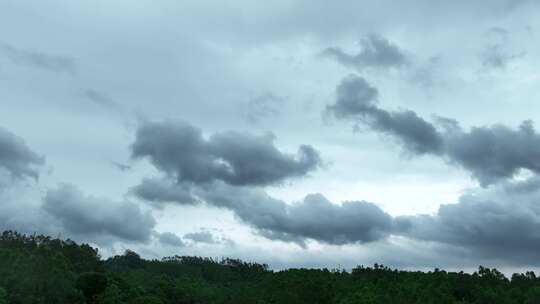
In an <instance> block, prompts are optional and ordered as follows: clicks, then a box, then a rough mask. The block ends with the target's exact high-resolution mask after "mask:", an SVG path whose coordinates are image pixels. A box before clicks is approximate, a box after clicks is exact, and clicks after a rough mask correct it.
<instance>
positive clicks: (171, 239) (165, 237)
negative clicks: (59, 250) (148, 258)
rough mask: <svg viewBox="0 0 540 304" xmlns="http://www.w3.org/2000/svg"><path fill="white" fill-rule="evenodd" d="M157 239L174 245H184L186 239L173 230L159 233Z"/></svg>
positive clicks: (165, 243) (162, 242)
mask: <svg viewBox="0 0 540 304" xmlns="http://www.w3.org/2000/svg"><path fill="white" fill-rule="evenodd" d="M157 239H158V241H159V242H160V243H161V244H164V245H168V246H173V247H184V246H185V244H184V241H182V239H181V238H180V237H178V236H177V235H176V234H174V233H171V232H163V233H159V234H158V235H157Z"/></svg>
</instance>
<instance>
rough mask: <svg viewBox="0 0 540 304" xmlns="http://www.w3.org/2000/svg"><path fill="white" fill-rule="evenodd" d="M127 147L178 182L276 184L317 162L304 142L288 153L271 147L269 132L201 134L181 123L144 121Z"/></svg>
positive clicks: (318, 160) (302, 172)
mask: <svg viewBox="0 0 540 304" xmlns="http://www.w3.org/2000/svg"><path fill="white" fill-rule="evenodd" d="M131 149H132V157H133V158H148V159H149V160H150V162H151V163H152V164H153V165H154V166H155V167H156V168H157V169H159V170H161V171H163V172H165V173H166V174H168V175H169V176H174V177H175V178H176V179H177V181H178V182H179V183H181V182H193V183H207V182H213V181H219V180H221V181H224V182H226V183H228V184H231V185H270V184H279V183H282V182H283V181H284V180H286V179H288V178H292V177H302V176H305V175H306V174H308V173H309V172H311V171H313V170H315V169H316V168H318V167H319V166H320V165H321V159H320V157H319V153H318V152H317V151H316V150H315V149H314V148H313V147H311V146H308V145H302V146H300V147H299V149H298V152H297V154H296V155H289V154H285V153H282V152H281V151H279V150H278V149H277V148H276V147H275V146H274V143H273V137H272V136H270V135H268V136H254V135H250V134H248V133H240V132H222V133H216V134H213V135H212V136H210V137H209V138H208V139H206V138H204V137H203V135H202V132H201V130H199V129H198V128H196V127H194V126H191V125H189V124H186V123H180V122H176V123H175V122H165V123H145V124H143V125H142V126H141V127H140V128H139V129H138V131H137V134H136V139H135V142H134V143H133V145H132V146H131Z"/></svg>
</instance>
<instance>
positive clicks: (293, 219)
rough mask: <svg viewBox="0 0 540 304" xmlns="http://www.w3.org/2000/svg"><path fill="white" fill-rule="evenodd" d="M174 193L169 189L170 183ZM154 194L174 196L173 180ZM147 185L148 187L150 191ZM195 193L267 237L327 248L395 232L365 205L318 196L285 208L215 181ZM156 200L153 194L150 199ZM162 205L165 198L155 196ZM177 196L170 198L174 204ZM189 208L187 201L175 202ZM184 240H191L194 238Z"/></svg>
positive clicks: (387, 219)
mask: <svg viewBox="0 0 540 304" xmlns="http://www.w3.org/2000/svg"><path fill="white" fill-rule="evenodd" d="M167 183H168V187H169V188H170V190H167V189H166V185H167ZM155 185H157V188H156V191H155V192H156V193H158V192H160V191H164V192H174V191H176V188H177V187H179V185H178V184H176V183H174V182H172V181H171V182H167V181H162V182H161V183H156V184H155ZM150 186H151V184H147V185H146V187H150ZM191 190H192V193H193V194H194V196H196V197H197V198H199V199H200V200H201V201H203V202H205V203H206V204H208V205H210V206H214V207H218V208H225V209H228V210H231V211H233V212H234V214H235V216H236V217H237V218H238V219H240V220H241V221H242V222H244V223H246V224H248V225H250V226H251V227H253V228H254V229H255V230H256V232H257V233H259V234H260V235H262V236H264V237H266V238H269V239H276V240H282V241H287V242H295V243H298V244H300V245H301V246H304V245H305V241H306V240H307V239H313V240H317V241H320V242H323V243H329V244H338V245H341V244H347V243H355V242H371V241H375V240H378V239H381V238H384V237H386V236H387V235H388V233H389V232H390V231H391V229H392V225H393V222H392V218H391V217H390V216H389V215H388V214H387V213H385V212H383V211H382V210H381V209H379V208H378V207H377V206H376V205H374V204H372V203H369V202H364V201H351V202H344V203H342V204H341V205H337V204H334V203H331V202H330V201H328V200H327V199H326V198H325V197H324V196H322V195H320V194H312V195H308V196H306V197H305V199H304V200H303V201H300V202H296V203H293V204H287V203H285V202H284V201H281V200H278V199H275V198H273V197H271V196H269V195H268V194H267V193H266V192H265V191H263V190H262V189H258V188H253V187H238V186H231V185H228V184H225V183H223V182H214V183H211V184H204V185H201V186H197V185H192V186H191ZM145 199H147V200H152V197H151V196H148V197H146V198H145ZM153 199H154V201H155V202H162V201H163V198H162V197H154V198H153ZM172 199H174V197H170V199H169V200H168V201H170V200H172ZM176 202H177V203H180V204H186V200H183V199H180V200H178V201H176ZM185 237H187V238H191V236H190V235H186V236H185Z"/></svg>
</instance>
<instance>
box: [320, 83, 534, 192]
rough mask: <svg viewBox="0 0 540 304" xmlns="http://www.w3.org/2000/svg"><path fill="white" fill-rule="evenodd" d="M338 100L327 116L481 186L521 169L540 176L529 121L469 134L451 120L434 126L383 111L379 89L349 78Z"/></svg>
mask: <svg viewBox="0 0 540 304" xmlns="http://www.w3.org/2000/svg"><path fill="white" fill-rule="evenodd" d="M336 95H337V99H336V103H335V104H333V105H330V106H328V107H327V109H326V112H327V113H330V114H331V115H334V116H335V117H336V118H338V119H351V120H353V121H354V122H355V123H362V124H365V125H367V126H369V127H370V128H371V129H372V130H374V131H376V132H380V133H382V134H386V135H389V136H391V137H393V138H395V139H397V140H398V141H399V142H400V143H401V144H402V145H403V147H404V148H405V150H406V151H409V152H412V153H415V154H432V155H437V156H440V157H443V158H445V159H446V160H447V161H448V162H449V163H452V164H456V165H458V166H460V167H463V168H465V169H466V170H468V171H469V172H471V174H472V176H473V177H474V178H476V179H478V181H479V182H480V183H481V184H482V185H483V186H487V185H489V184H492V183H495V182H497V181H498V180H501V179H505V178H510V177H512V176H514V175H515V174H517V173H518V172H519V170H520V169H528V170H531V171H533V172H536V173H540V162H539V161H538V159H540V135H539V134H538V133H537V132H536V131H535V129H534V128H533V125H532V122H531V121H525V122H523V123H522V124H521V125H520V126H519V128H517V129H511V128H509V127H506V126H503V125H494V126H489V127H486V126H484V127H473V128H471V130H470V131H468V132H467V131H464V130H462V129H461V128H460V126H459V123H458V122H457V121H455V120H452V119H447V118H438V119H437V121H436V124H433V123H430V122H427V121H425V120H424V119H423V118H421V117H419V116H418V115H417V114H416V113H415V112H413V111H410V110H401V111H387V110H384V109H381V108H379V107H378V105H377V103H376V101H377V91H376V89H375V88H373V87H371V86H370V85H369V84H368V83H367V82H366V81H365V79H363V78H361V77H358V76H349V77H347V78H345V79H344V80H343V81H342V82H341V83H340V84H339V85H338V87H337V92H336ZM366 96H367V97H366Z"/></svg>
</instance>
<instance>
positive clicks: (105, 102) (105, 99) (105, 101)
mask: <svg viewBox="0 0 540 304" xmlns="http://www.w3.org/2000/svg"><path fill="white" fill-rule="evenodd" d="M83 95H84V96H85V97H86V98H87V99H88V100H90V101H91V102H93V103H95V104H97V105H100V106H102V107H106V108H112V109H118V108H119V107H120V105H119V104H118V103H116V102H115V101H114V100H113V99H112V98H111V97H109V96H108V95H106V94H105V93H103V92H100V91H98V90H95V89H86V90H84V92H83Z"/></svg>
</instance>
